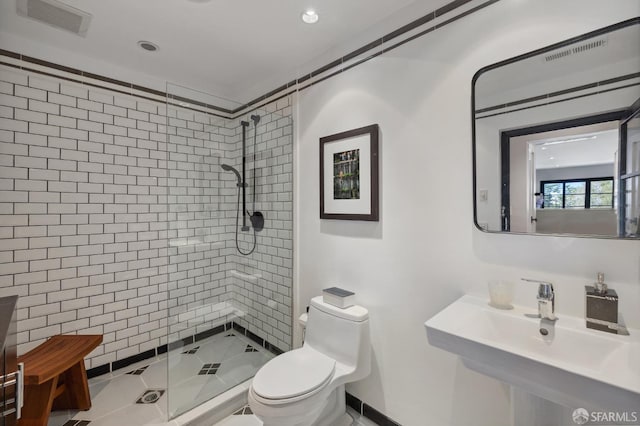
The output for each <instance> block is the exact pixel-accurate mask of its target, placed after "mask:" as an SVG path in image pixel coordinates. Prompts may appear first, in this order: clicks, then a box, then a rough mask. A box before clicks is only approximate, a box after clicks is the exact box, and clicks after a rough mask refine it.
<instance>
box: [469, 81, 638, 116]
mask: <svg viewBox="0 0 640 426" xmlns="http://www.w3.org/2000/svg"><path fill="white" fill-rule="evenodd" d="M638 78H640V72H637V73H632V74H627V75H622V76H619V77H615V78H611V79H608V80H602V81H596V82H594V83H589V84H583V85H581V86H575V87H570V88H568V89H563V90H559V91H556V92H550V93H546V94H543V95H537V96H533V97H529V98H524V99H519V100H517V101H512V102H507V103H505V104H500V105H493V106H490V107H485V108H480V109H476V111H475V113H476V118H477V119H481V118H487V117H493V116H496V115H502V114H509V113H512V112H516V111H522V110H525V109H531V108H537V107H541V106H546V105H551V104H555V103H559V102H566V101H571V100H574V99H579V98H584V97H588V96H594V95H601V94H603V93H607V92H612V91H615V90H621V89H627V88H629V87H634V86H640V82H633V83H629V84H624V85H622V86H615V87H605V86H610V85H612V84H615V83H621V82H628V81H629V80H635V79H638ZM591 89H592V90H593V91H592V92H588V93H581V94H578V92H582V91H584V90H591ZM570 94H575V95H574V96H571V97H563V98H561V99H556V100H553V98H558V97H560V96H566V95H570ZM537 101H546V102H542V103H537V104H534V105H528V106H524V105H525V104H529V103H531V102H537ZM518 106H520V107H519V108H515V109H509V108H511V107H518ZM487 113H488V114H487ZM481 114H486V115H481Z"/></svg>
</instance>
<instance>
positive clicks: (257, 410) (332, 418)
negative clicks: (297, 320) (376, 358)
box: [248, 296, 371, 426]
mask: <svg viewBox="0 0 640 426" xmlns="http://www.w3.org/2000/svg"><path fill="white" fill-rule="evenodd" d="M370 371H371V340H370V335H369V313H368V311H367V310H366V309H365V308H363V307H361V306H351V307H349V308H345V309H341V308H338V307H335V306H333V305H329V304H326V303H324V302H323V301H322V297H321V296H320V297H315V298H313V299H312V300H311V305H310V307H309V317H308V320H307V330H306V340H305V343H304V345H303V346H302V347H301V348H299V349H295V350H293V351H290V352H286V353H284V354H282V355H279V356H277V357H275V358H273V359H272V360H271V361H269V362H268V363H266V364H265V365H264V366H263V367H262V368H261V369H260V370H259V371H258V372H257V373H256V375H255V377H254V378H253V381H252V383H251V386H250V388H249V394H248V400H249V406H250V407H251V409H252V411H253V413H254V414H255V415H256V416H257V417H258V418H259V419H260V420H262V422H263V423H264V425H265V426H276V425H277V426H330V425H334V424H335V422H336V421H337V420H338V419H339V418H340V417H343V416H344V415H345V413H346V406H345V390H344V385H345V383H349V382H353V381H357V380H361V379H363V378H364V377H366V376H368V375H369V372H370Z"/></svg>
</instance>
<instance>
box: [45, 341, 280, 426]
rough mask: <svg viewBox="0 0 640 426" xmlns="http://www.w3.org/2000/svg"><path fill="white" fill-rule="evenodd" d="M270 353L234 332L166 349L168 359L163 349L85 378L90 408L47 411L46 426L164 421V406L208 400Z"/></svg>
mask: <svg viewBox="0 0 640 426" xmlns="http://www.w3.org/2000/svg"><path fill="white" fill-rule="evenodd" d="M273 356H274V355H273V354H272V353H270V352H268V351H267V350H265V349H264V348H262V347H260V346H258V345H257V344H256V343H254V342H253V341H252V340H250V339H248V338H246V337H244V336H241V335H238V334H237V333H235V332H232V333H228V332H226V333H221V334H217V335H215V336H211V337H209V338H207V339H204V340H201V341H198V342H196V343H194V344H191V345H187V346H184V347H181V348H179V349H175V350H173V351H171V352H170V353H169V356H168V360H167V355H166V354H165V355H163V356H161V357H157V358H150V359H148V360H145V361H141V362H139V363H136V364H133V365H130V366H128V367H126V368H123V369H122V370H118V371H114V372H113V373H110V374H105V375H103V376H99V377H95V378H93V379H90V380H89V389H90V392H91V401H92V407H91V409H90V410H88V411H79V412H78V411H57V412H52V413H51V417H50V418H49V424H48V426H123V425H126V426H143V425H161V424H166V422H167V420H166V419H167V410H168V411H169V413H171V414H172V415H173V414H175V413H177V414H180V413H182V412H184V411H187V410H188V409H190V408H191V407H193V406H195V405H198V404H200V403H202V402H205V401H207V400H209V399H211V398H212V397H214V396H216V395H218V394H220V393H222V392H224V391H225V390H227V389H230V388H232V387H234V386H236V385H238V384H240V383H242V382H244V381H246V380H247V379H249V378H251V377H253V375H254V374H255V373H256V372H257V371H258V369H259V368H260V367H262V366H263V365H264V364H265V363H266V362H267V361H268V360H269V359H271V358H273ZM167 365H168V368H167ZM167 372H168V379H169V380H168V381H169V383H170V384H171V388H170V390H169V392H167ZM247 417H251V416H247Z"/></svg>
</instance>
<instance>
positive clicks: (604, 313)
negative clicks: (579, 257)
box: [585, 272, 619, 334]
mask: <svg viewBox="0 0 640 426" xmlns="http://www.w3.org/2000/svg"><path fill="white" fill-rule="evenodd" d="M585 293H586V303H587V306H586V311H585V312H586V314H585V317H586V322H587V328H592V329H594V330H600V331H606V332H608V333H616V334H617V333H618V328H619V327H618V294H617V293H616V291H615V290H611V289H610V288H608V286H607V284H606V283H605V282H604V274H603V273H602V272H598V274H597V281H596V282H595V283H594V285H593V286H590V285H587V286H585Z"/></svg>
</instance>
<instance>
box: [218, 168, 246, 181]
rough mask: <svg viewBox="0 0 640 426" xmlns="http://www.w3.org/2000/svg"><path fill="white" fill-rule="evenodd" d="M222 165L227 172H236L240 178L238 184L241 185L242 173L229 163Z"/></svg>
mask: <svg viewBox="0 0 640 426" xmlns="http://www.w3.org/2000/svg"><path fill="white" fill-rule="evenodd" d="M220 167H222V170H224V171H225V172H229V171H231V172H233V173H235V174H236V177H237V178H238V186H240V184H241V183H242V178H241V177H240V173H239V172H238V171H237V170H236V169H235V168H233V167H232V166H230V165H228V164H221V165H220Z"/></svg>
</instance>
